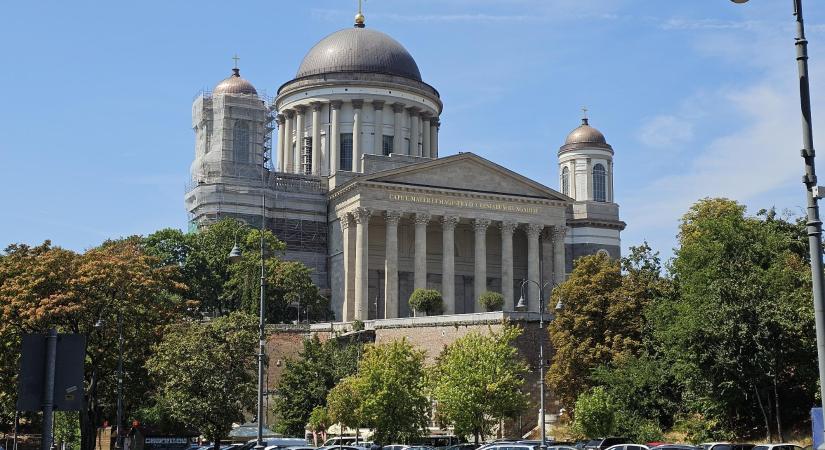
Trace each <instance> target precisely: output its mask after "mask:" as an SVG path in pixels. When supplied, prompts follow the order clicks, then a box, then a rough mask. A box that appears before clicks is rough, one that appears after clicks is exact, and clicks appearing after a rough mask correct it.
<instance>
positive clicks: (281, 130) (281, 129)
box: [275, 114, 286, 172]
mask: <svg viewBox="0 0 825 450" xmlns="http://www.w3.org/2000/svg"><path fill="white" fill-rule="evenodd" d="M275 120H276V121H277V122H278V165H277V166H275V167H276V170H277V171H278V172H283V171H284V136H285V135H286V133H285V132H284V115H283V114H278V115H277V116H276V117H275Z"/></svg>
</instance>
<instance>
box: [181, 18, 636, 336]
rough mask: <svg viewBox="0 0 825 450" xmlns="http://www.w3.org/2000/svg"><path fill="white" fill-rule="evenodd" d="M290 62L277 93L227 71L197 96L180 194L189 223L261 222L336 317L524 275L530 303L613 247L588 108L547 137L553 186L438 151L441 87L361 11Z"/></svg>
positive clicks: (473, 309) (607, 155)
mask: <svg viewBox="0 0 825 450" xmlns="http://www.w3.org/2000/svg"><path fill="white" fill-rule="evenodd" d="M296 66H297V71H296V73H295V77H294V78H293V79H292V80H289V81H286V82H285V83H283V84H282V85H281V86H280V87H279V88H278V90H277V96H276V97H275V98H267V97H265V96H264V95H259V93H258V91H257V89H256V88H255V86H254V85H253V84H252V83H251V82H250V81H248V80H246V79H244V78H243V77H242V76H241V74H240V70H239V69H238V68H237V67H236V68H234V69H233V70H232V73H231V75H230V76H229V77H228V78H226V79H224V80H222V81H220V82H219V83H218V84H217V85H216V86H215V87H214V89H212V90H211V92H203V93H201V94H200V95H199V96H198V97H197V98H196V99H195V101H194V104H193V105H192V127H193V130H194V132H195V158H194V161H193V163H192V166H191V177H192V178H191V183H190V184H189V186H188V188H187V192H186V194H185V205H186V209H187V211H188V213H189V215H190V220H191V224H192V225H193V226H195V227H198V226H203V225H206V224H209V223H212V222H214V221H216V220H219V219H222V218H224V217H236V218H239V219H241V220H243V221H245V222H247V223H249V224H251V225H254V226H261V225H262V223H261V221H262V220H263V221H264V222H263V225H264V226H266V227H267V228H268V229H269V230H271V231H272V232H273V233H274V234H275V235H276V236H278V238H279V239H281V240H282V241H284V242H285V243H286V251H285V255H284V257H285V258H286V259H289V260H297V261H301V262H303V263H305V264H306V265H308V266H309V267H311V268H312V269H313V276H314V281H315V283H316V284H317V285H318V286H319V287H320V288H321V289H322V292H323V293H324V294H325V295H327V296H329V298H330V300H331V305H332V309H333V311H334V313H335V317H336V319H337V320H338V321H340V322H350V321H353V320H361V321H369V320H376V319H378V320H384V319H397V318H404V317H409V316H412V315H413V312H412V311H411V310H410V308H409V306H408V302H407V300H408V298H409V296H410V294H411V293H412V291H413V290H414V289H416V288H431V289H436V290H438V291H439V292H441V294H442V297H443V301H444V315H462V314H470V313H481V312H483V307H482V306H481V305H480V304H479V301H478V298H479V296H480V295H481V294H483V293H484V292H486V291H495V292H500V293H501V294H502V295H503V296H504V299H505V303H504V308H503V309H504V311H514V310H515V308H516V303H517V301H518V299H519V298H520V297H521V295H522V286H523V284H524V290H523V291H524V298H525V300H526V308H527V310H528V312H529V311H533V312H536V311H538V310H539V295H540V294H539V286H540V285H543V284H545V283H547V282H551V283H552V282H556V283H558V282H561V281H563V280H564V279H565V277H566V275H567V274H568V273H569V272H570V271H571V270H572V266H573V261H574V260H575V259H576V258H578V257H580V256H583V255H587V254H593V253H596V252H606V253H607V254H609V255H610V256H611V257H614V258H617V257H619V252H620V232H621V231H622V230H623V229H624V227H625V223H624V222H622V221H621V220H620V218H619V207H618V205H617V204H616V202H615V199H614V195H613V192H614V191H613V168H614V166H613V156H614V151H613V148H612V147H611V146H610V145H609V144H608V143H607V141H606V139H605V137H604V135H603V134H602V133H601V132H599V131H598V130H597V129H595V128H594V127H592V126H590V125H589V123H588V119H587V118H584V119H582V121H581V124H580V125H578V127H576V128H575V129H573V130H572V131H571V132H570V134H569V135H568V136H567V137H566V139H561V137H560V139H559V143H560V144H561V146H560V147H559V148H558V168H559V170H558V172H559V180H558V186H557V188H555V189H554V188H551V187H547V186H544V185H542V184H541V183H538V182H536V181H533V180H531V179H528V178H527V177H524V176H522V175H520V174H518V173H516V172H513V171H512V170H509V169H508V168H507V167H505V166H503V165H500V164H498V163H496V162H493V161H490V160H487V159H485V158H482V157H480V156H478V155H475V154H473V153H470V152H464V153H455V152H451V150H450V149H449V148H441V147H440V146H439V130H440V128H441V127H442V126H449V124H447V123H442V121H441V118H440V117H441V113H442V110H443V109H444V108H445V105H444V104H442V101H441V97H440V95H439V92H438V90H437V89H436V88H435V87H434V86H431V85H429V84H427V83H426V82H425V81H424V80H425V79H424V78H423V77H422V74H421V72H420V71H419V68H418V65H417V64H416V61H415V59H413V57H412V55H410V53H409V52H407V50H406V49H405V48H404V46H403V45H401V44H400V43H399V42H397V41H396V40H394V39H393V38H392V37H390V36H388V35H387V34H385V33H382V32H380V31H378V30H374V29H371V28H368V27H366V26H365V20H364V16H363V15H361V14H360V13H359V14H358V15H357V16H356V20H355V25H354V26H353V27H349V28H345V29H343V30H340V31H336V32H334V33H332V34H330V35H328V36H326V37H324V38H323V39H321V40H320V41H319V42H318V43H317V44H315V45H314V46H313V47H311V48H310V49H309V51H308V52H307V54H306V56H305V57H304V59H303V61H300V62H298V61H296ZM446 107H449V105H446ZM571 122H572V120H571ZM467 132H468V133H469V132H471V130H467ZM550 150H551V149H548V151H550ZM553 150H555V149H553ZM497 159H498V161H499V162H501V163H503V164H506V161H507V158H506V156H505V155H502V156H501V157H500V158H497ZM548 169H549V168H548ZM523 280H530V281H533V282H527V283H525V282H524V281H523Z"/></svg>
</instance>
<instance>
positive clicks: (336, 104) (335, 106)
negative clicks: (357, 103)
mask: <svg viewBox="0 0 825 450" xmlns="http://www.w3.org/2000/svg"><path fill="white" fill-rule="evenodd" d="M343 104H344V102H343V101H341V100H332V101H330V102H329V106H331V107H332V109H341V105H343Z"/></svg>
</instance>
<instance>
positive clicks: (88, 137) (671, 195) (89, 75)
mask: <svg viewBox="0 0 825 450" xmlns="http://www.w3.org/2000/svg"><path fill="white" fill-rule="evenodd" d="M356 3H357V2H356V1H355V0H313V1H310V0H301V1H286V0H277V1H251V0H250V1H235V2H226V1H223V2H217V1H200V2H194V1H190V2H184V1H141V2H102V1H100V2H96V3H93V2H88V1H82V2H65V1H59V2H58V1H41V2H11V3H9V4H7V5H5V6H4V8H3V11H4V17H5V20H4V25H3V27H0V50H2V52H0V53H1V54H3V55H4V58H3V59H4V62H3V67H4V70H2V71H0V85H3V86H6V89H5V92H4V94H3V96H2V101H0V168H2V169H3V170H2V175H1V176H0V188H2V192H4V193H5V196H4V200H5V201H4V207H3V209H2V219H3V220H0V244H2V245H5V244H8V243H11V242H26V243H32V244H34V243H39V242H41V241H42V240H44V239H52V241H53V242H54V243H56V244H58V245H61V246H64V247H68V248H72V249H76V250H83V249H85V248H89V247H91V246H94V245H97V244H99V243H100V242H101V241H103V240H104V239H106V238H110V237H119V236H126V235H130V234H146V233H150V232H152V231H154V230H157V229H160V228H164V227H178V228H185V227H186V214H185V211H184V207H183V192H184V185H185V183H186V182H187V180H188V178H189V164H190V162H191V160H192V158H193V152H194V141H193V133H192V131H191V102H192V99H193V97H194V96H195V94H197V92H198V90H200V89H203V88H209V87H211V86H213V85H214V84H215V83H216V82H218V81H219V80H220V79H222V78H224V77H226V76H227V75H228V74H229V71H230V69H231V67H232V59H231V57H232V55H233V54H234V53H238V55H240V57H241V61H240V66H241V73H242V74H243V76H244V77H246V78H248V79H250V80H251V81H252V82H253V83H254V84H255V85H256V86H257V87H258V90H259V91H262V90H263V91H266V92H268V93H269V94H274V93H275V92H276V90H277V88H278V86H280V85H281V84H282V83H284V82H285V81H288V80H289V79H290V78H291V77H292V76H293V75H294V74H295V71H296V70H297V68H298V65H299V63H300V61H301V58H302V57H303V55H304V54H305V53H306V51H307V50H308V49H309V48H310V47H311V46H312V45H313V44H315V43H316V42H317V41H318V40H320V39H321V38H322V37H324V36H326V35H327V34H329V33H331V32H333V31H335V30H338V29H341V28H345V27H348V26H351V22H352V16H353V14H354V12H355V9H356V6H355V5H356ZM806 6H807V9H806V19H807V24H808V34H809V36H808V37H809V40H810V41H811V64H812V66H811V78H812V80H813V87H812V90H813V96H814V108H813V114H814V120H815V127H816V129H817V130H822V129H823V126H825V109H823V108H821V107H820V105H823V104H825V103H824V102H823V101H825V89H822V88H821V86H823V85H825V5H822V4H821V2H814V1H810V0H809V1H807V2H806ZM365 14H366V17H367V26H368V27H373V28H376V29H379V30H381V31H384V32H386V33H388V34H390V35H392V36H393V37H395V38H396V39H397V40H398V41H400V42H401V43H402V44H404V45H405V46H406V47H407V49H408V50H409V51H410V52H411V53H412V55H413V56H414V57H415V58H416V60H417V62H418V65H419V67H420V69H421V73H422V75H423V77H424V79H425V81H427V82H428V83H430V84H431V85H433V86H435V87H436V88H437V89H438V90H439V91H440V93H441V95H442V98H443V101H444V105H445V107H444V113H443V115H442V128H441V144H440V151H441V154H442V155H447V154H452V153H456V152H459V151H472V152H475V153H477V154H480V155H481V156H483V157H485V158H488V159H491V160H493V161H495V162H497V163H500V164H503V165H505V166H507V167H509V168H511V169H513V170H515V171H518V172H520V173H523V174H525V175H527V176H529V177H531V178H533V179H535V180H537V181H540V182H542V183H544V184H546V185H548V186H550V187H553V188H557V187H558V186H557V184H558V182H557V179H558V178H557V167H556V151H557V150H558V147H559V146H560V145H561V144H562V142H563V141H564V137H565V136H566V134H567V133H568V132H569V131H570V130H572V129H573V128H574V127H576V126H577V125H578V123H579V118H580V115H581V111H580V108H581V107H582V106H583V105H586V106H587V108H588V109H589V110H590V117H591V124H593V125H594V126H595V127H597V128H599V129H600V130H601V131H602V132H604V134H605V135H606V136H607V139H608V142H609V143H610V144H612V145H613V148H614V149H615V151H616V156H615V170H616V173H615V176H616V180H615V188H616V200H617V202H618V203H619V204H620V205H621V213H622V218H623V219H624V220H625V221H626V222H627V224H628V226H627V229H626V230H625V232H624V233H623V236H622V238H623V245H624V246H625V247H627V246H629V245H636V244H638V243H640V242H642V241H643V240H648V241H649V242H650V243H651V244H652V245H653V246H654V248H656V249H658V250H661V251H662V253H663V254H664V255H666V256H667V255H670V253H671V248H672V247H673V246H674V244H675V234H676V232H677V230H676V226H677V224H678V219H679V217H680V216H681V215H682V214H683V213H684V211H685V210H686V209H687V207H688V206H689V205H690V204H691V203H693V202H694V201H695V200H697V199H699V198H701V197H704V196H726V197H730V198H734V199H736V200H739V201H741V202H743V203H745V204H747V205H748V207H749V210H750V211H751V212H755V211H756V210H757V209H759V208H762V207H770V206H773V205H775V206H777V207H778V208H780V209H783V208H787V209H790V210H792V211H793V212H797V213H801V212H802V206H803V205H804V193H803V191H802V187H801V184H800V182H799V180H800V177H801V173H802V161H801V159H800V158H799V156H798V155H799V148H800V142H801V138H800V125H799V117H798V92H797V90H796V78H795V77H796V73H795V61H794V47H793V33H794V28H793V27H794V22H793V18H792V16H791V1H790V0H787V1H785V0H782V1H779V0H751V2H750V3H748V4H746V5H735V4H733V3H731V2H730V1H728V0H691V1H677V0H670V1H662V0H586V1H583V0H506V1H505V0H499V1H493V0H415V1H410V0H406V1H401V0H369V1H367V2H366V4H365ZM816 137H817V142H820V143H822V138H823V135H822V134H821V133H818V132H817V133H816ZM822 145H825V144H822ZM823 155H825V153H823ZM819 161H820V163H821V162H822V157H820V158H819ZM823 176H825V174H823Z"/></svg>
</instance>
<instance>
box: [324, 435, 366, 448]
mask: <svg viewBox="0 0 825 450" xmlns="http://www.w3.org/2000/svg"><path fill="white" fill-rule="evenodd" d="M363 443H364V441H363V439H360V438H359V439H358V446H359V447H362V446H363V445H362V444H363ZM333 445H355V436H336V437H331V438H329V439H327V440H326V441H324V445H323V446H324V447H330V446H333Z"/></svg>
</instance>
